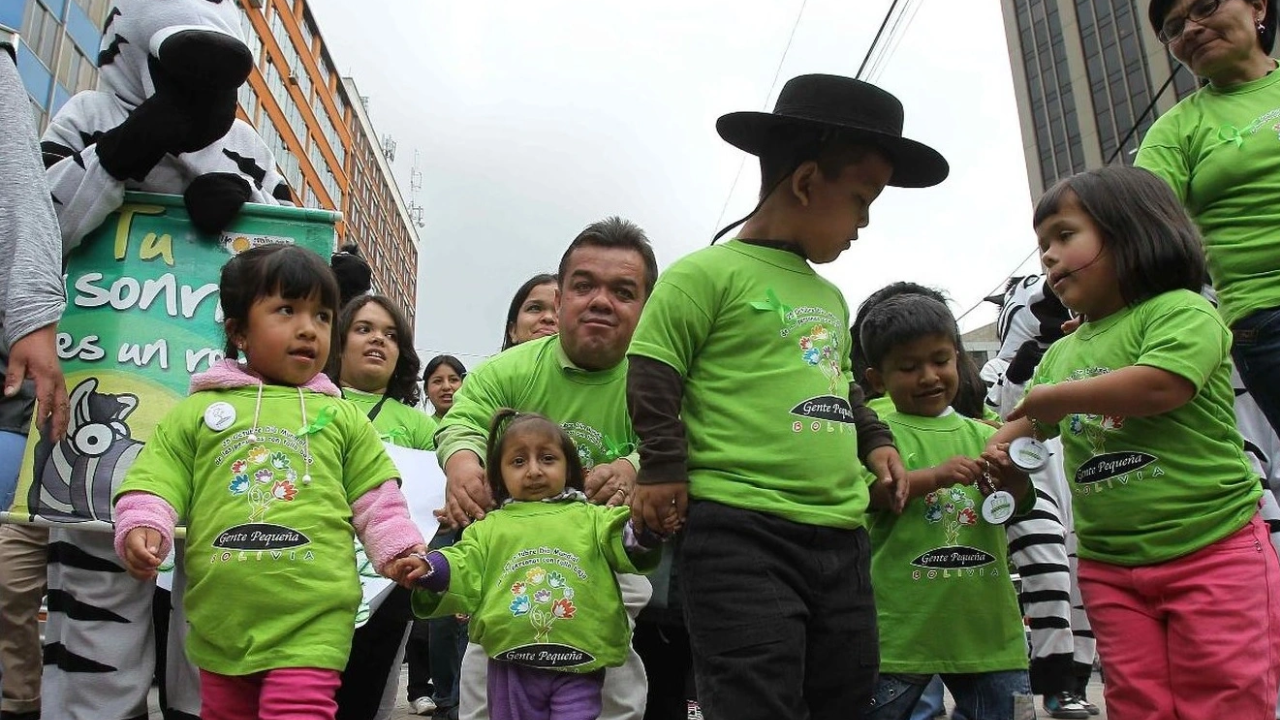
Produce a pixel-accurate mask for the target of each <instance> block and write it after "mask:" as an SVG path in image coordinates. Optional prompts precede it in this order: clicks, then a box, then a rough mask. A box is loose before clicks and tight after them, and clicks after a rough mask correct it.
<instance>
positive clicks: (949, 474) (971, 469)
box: [870, 455, 982, 510]
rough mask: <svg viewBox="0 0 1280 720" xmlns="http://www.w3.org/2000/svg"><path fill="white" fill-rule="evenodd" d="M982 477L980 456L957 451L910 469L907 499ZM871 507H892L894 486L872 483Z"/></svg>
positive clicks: (967, 483)
mask: <svg viewBox="0 0 1280 720" xmlns="http://www.w3.org/2000/svg"><path fill="white" fill-rule="evenodd" d="M980 477H982V466H981V465H980V464H979V463H978V461H977V460H974V459H973V458H967V457H963V456H959V455H957V456H956V457H953V458H951V459H950V460H947V461H946V462H944V463H942V464H941V465H938V466H936V467H931V468H922V469H920V470H912V471H910V472H908V473H907V483H906V484H907V500H911V499H914V498H919V497H924V496H926V495H928V494H929V493H931V492H934V491H936V490H939V489H941V488H947V487H951V486H952V485H972V484H974V483H975V482H977V480H978V478H980ZM870 490H871V507H872V508H875V509H876V510H888V509H890V508H892V507H893V503H894V500H895V498H894V496H893V495H892V494H891V492H892V489H891V487H890V486H889V485H886V484H885V483H881V482H876V483H873V484H872V485H871V488H870Z"/></svg>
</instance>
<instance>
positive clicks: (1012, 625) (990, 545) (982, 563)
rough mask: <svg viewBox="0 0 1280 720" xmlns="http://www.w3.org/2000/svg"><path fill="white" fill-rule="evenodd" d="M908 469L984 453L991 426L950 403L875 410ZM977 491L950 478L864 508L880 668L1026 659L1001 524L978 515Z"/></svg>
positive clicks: (966, 668) (978, 668)
mask: <svg viewBox="0 0 1280 720" xmlns="http://www.w3.org/2000/svg"><path fill="white" fill-rule="evenodd" d="M880 417H881V418H882V419H883V420H884V421H885V422H886V423H888V424H889V428H890V429H891V430H893V438H894V441H895V443H896V444H897V446H898V452H899V453H900V454H901V455H902V461H903V464H904V465H906V468H907V470H920V469H924V468H931V467H935V466H937V465H940V464H942V463H943V462H946V461H947V460H949V459H951V458H952V457H955V456H956V455H963V456H966V457H972V458H976V457H978V456H979V455H981V454H982V449H983V447H985V446H986V443H987V440H988V439H989V438H990V437H991V436H992V435H994V434H995V432H996V430H995V428H993V427H991V426H990V425H986V424H983V423H980V422H978V421H976V420H971V419H969V418H966V417H964V416H962V415H960V414H959V413H957V412H955V411H950V412H948V413H947V414H945V415H943V416H941V417H936V418H931V417H920V416H917V415H904V414H902V413H899V412H896V411H894V412H886V413H885V414H882V415H881V416H880ZM982 500H983V497H982V493H981V492H979V491H978V489H977V488H975V487H973V486H966V485H955V486H952V487H950V488H947V489H944V490H938V491H936V492H933V493H930V494H929V495H928V496H927V497H924V498H916V499H914V500H912V501H911V502H909V503H907V507H906V509H904V510H903V512H902V514H901V515H897V514H895V513H893V512H889V511H872V512H870V513H868V514H867V529H868V531H869V532H870V534H871V581H872V584H873V586H874V587H875V593H876V614H877V617H878V625H879V628H880V671H881V672H888V673H923V674H933V673H984V672H994V671H998V670H1021V669H1025V668H1026V667H1027V653H1026V640H1025V639H1024V637H1023V629H1022V612H1021V610H1019V608H1018V597H1017V593H1016V592H1015V591H1014V588H1013V582H1012V581H1011V580H1010V579H1009V570H1008V567H1009V552H1008V548H1009V541H1008V538H1007V537H1006V535H1005V528H1004V526H1003V525H992V524H990V523H988V522H987V521H985V520H983V519H982Z"/></svg>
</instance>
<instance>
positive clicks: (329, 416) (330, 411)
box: [298, 405, 338, 437]
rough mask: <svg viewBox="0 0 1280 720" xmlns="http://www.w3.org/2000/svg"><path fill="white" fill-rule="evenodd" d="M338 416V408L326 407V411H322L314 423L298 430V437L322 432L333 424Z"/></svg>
mask: <svg viewBox="0 0 1280 720" xmlns="http://www.w3.org/2000/svg"><path fill="white" fill-rule="evenodd" d="M337 416H338V408H337V407H336V406H334V405H330V406H328V407H326V408H325V409H324V410H321V411H320V414H319V415H318V416H316V419H315V420H314V421H312V422H310V423H307V424H306V425H303V426H302V427H300V428H298V437H302V436H303V435H313V434H315V433H318V432H320V431H321V430H323V429H324V428H325V426H326V425H328V424H329V423H331V422H333V419H334V418H335V417H337Z"/></svg>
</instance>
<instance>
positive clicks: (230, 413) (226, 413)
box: [204, 402, 236, 432]
mask: <svg viewBox="0 0 1280 720" xmlns="http://www.w3.org/2000/svg"><path fill="white" fill-rule="evenodd" d="M235 421H236V409H235V408H233V407H231V403H225V402H216V403H214V404H212V405H210V406H209V407H207V408H205V410H204V424H205V425H208V426H209V429H210V430H213V431H214V432H222V431H223V430H226V429H227V428H229V427H231V424H232V423H234V422H235Z"/></svg>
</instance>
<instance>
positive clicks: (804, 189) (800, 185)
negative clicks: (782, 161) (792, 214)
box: [790, 160, 818, 207]
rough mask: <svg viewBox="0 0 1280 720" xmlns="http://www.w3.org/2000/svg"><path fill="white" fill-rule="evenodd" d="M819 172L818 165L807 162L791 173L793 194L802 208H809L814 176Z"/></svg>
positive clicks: (811, 161)
mask: <svg viewBox="0 0 1280 720" xmlns="http://www.w3.org/2000/svg"><path fill="white" fill-rule="evenodd" d="M817 172H818V163H817V162H816V161H814V160H806V161H804V162H802V163H800V167H798V168H796V171H795V172H793V173H791V183H790V184H791V194H792V195H793V196H795V199H796V202H798V203H800V206H801V207H809V195H810V193H811V192H812V191H813V179H814V174H815V173H817Z"/></svg>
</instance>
